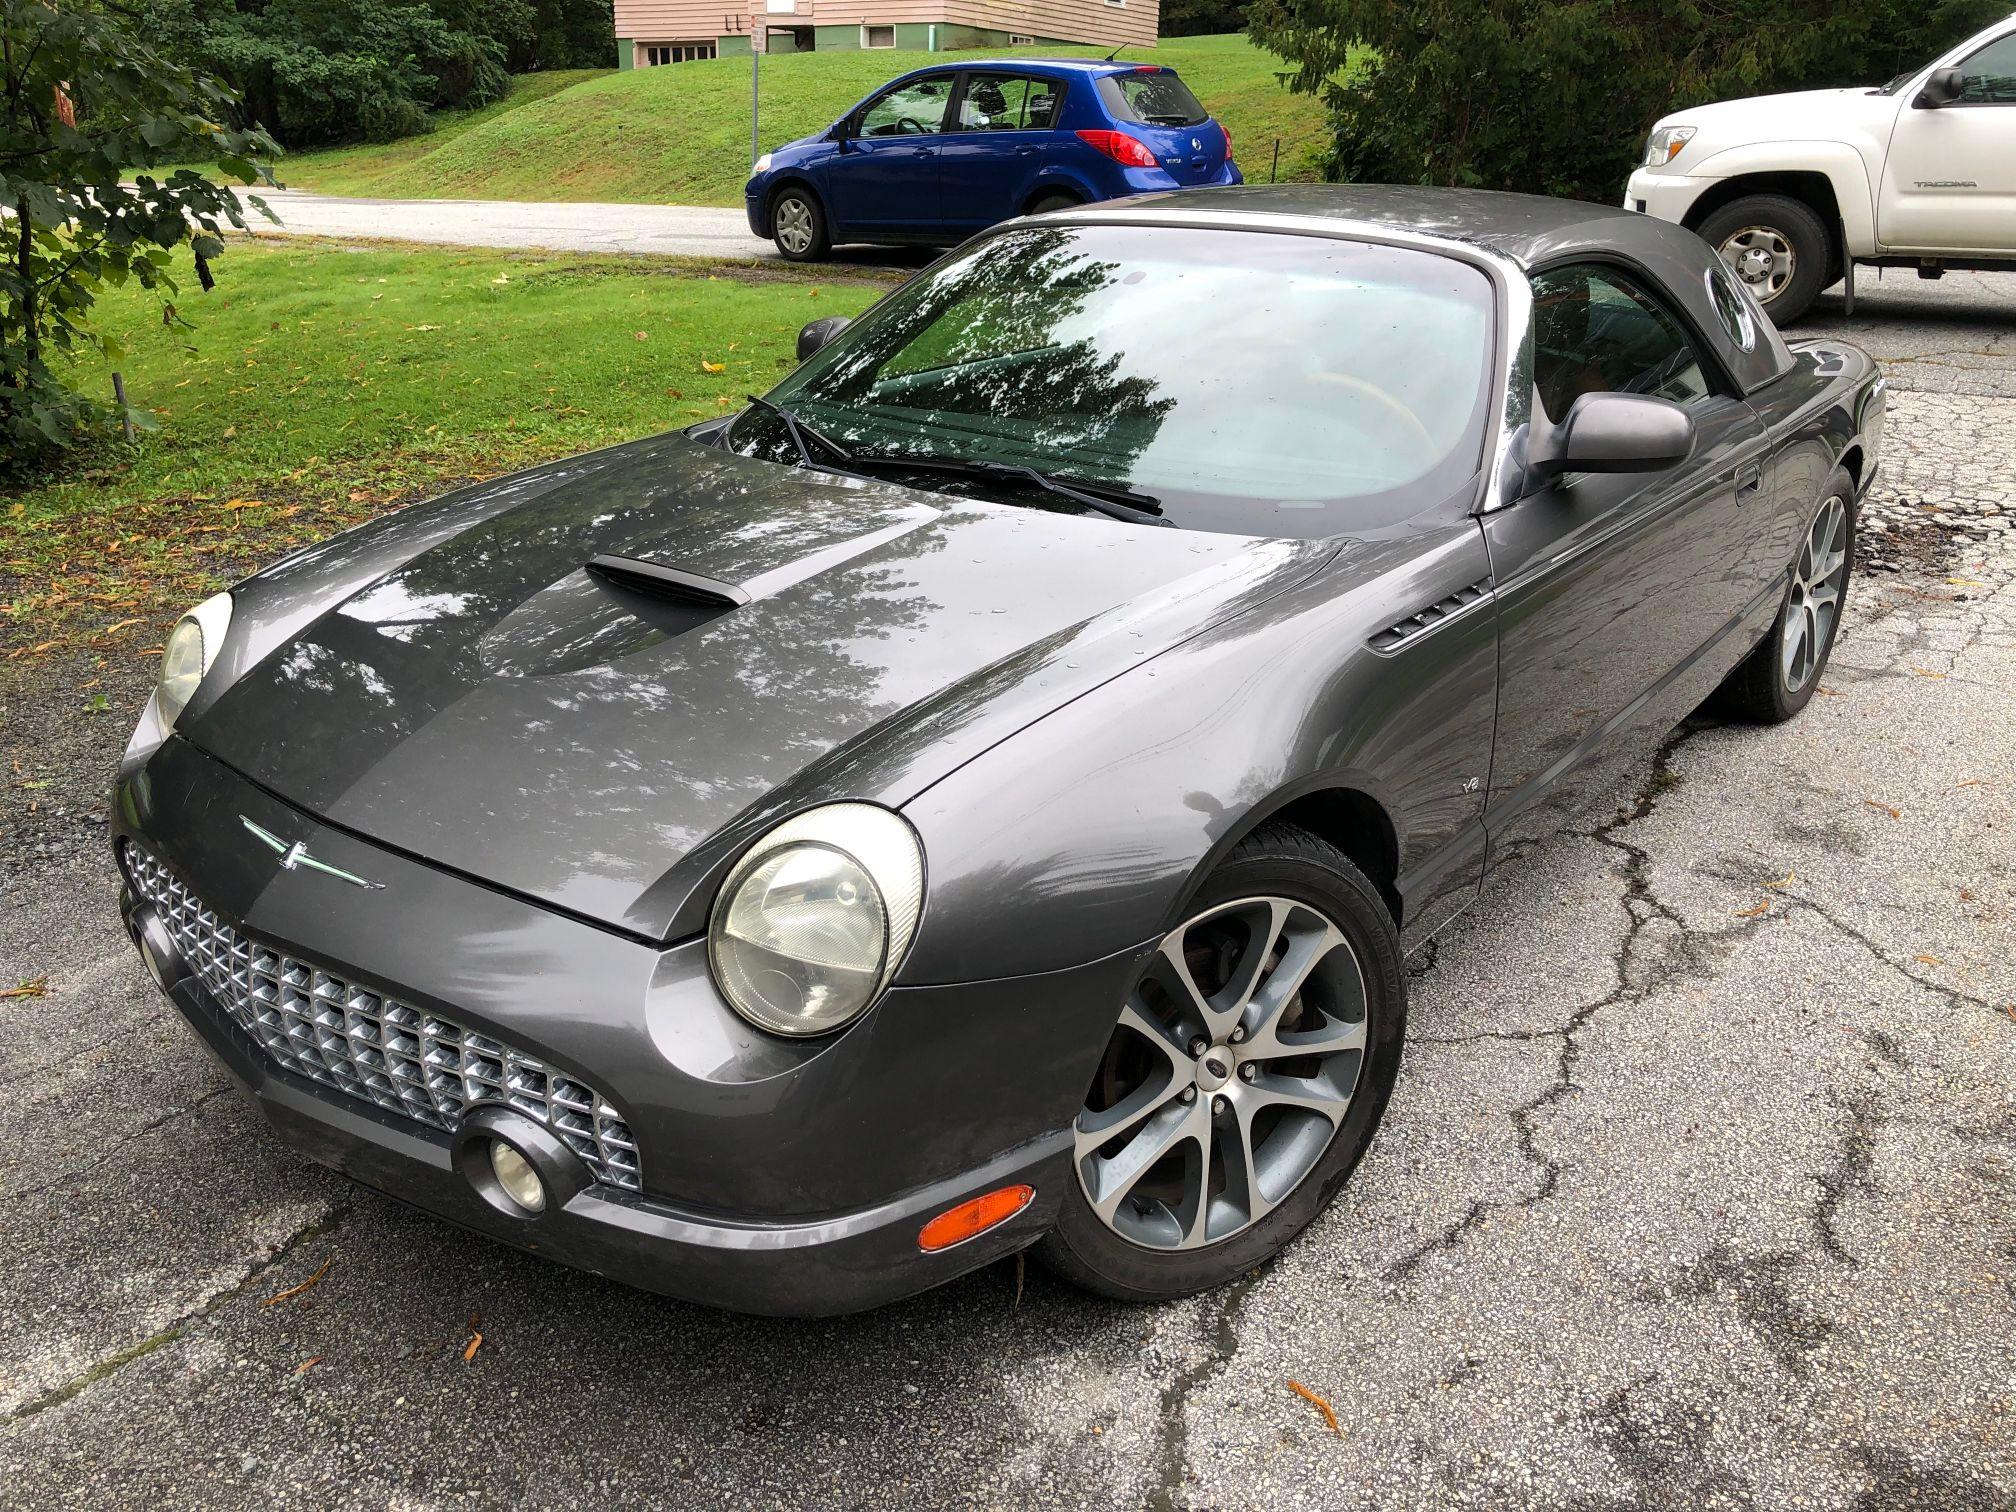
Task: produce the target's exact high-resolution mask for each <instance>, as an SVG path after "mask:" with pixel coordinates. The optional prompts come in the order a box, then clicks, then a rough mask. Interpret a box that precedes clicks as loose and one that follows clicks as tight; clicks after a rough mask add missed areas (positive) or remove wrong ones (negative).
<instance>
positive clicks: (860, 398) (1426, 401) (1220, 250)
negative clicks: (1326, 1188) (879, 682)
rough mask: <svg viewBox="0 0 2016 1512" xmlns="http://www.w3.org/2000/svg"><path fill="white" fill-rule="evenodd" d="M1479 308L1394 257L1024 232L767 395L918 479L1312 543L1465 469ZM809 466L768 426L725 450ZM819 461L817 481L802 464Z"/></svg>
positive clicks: (1475, 299) (1245, 234)
mask: <svg viewBox="0 0 2016 1512" xmlns="http://www.w3.org/2000/svg"><path fill="white" fill-rule="evenodd" d="M1494 302H1495V301H1494V293H1493V288H1492V284H1491V282H1490V280H1489V279H1488V278H1487V277H1486V276H1485V275H1484V274H1483V273H1482V272H1481V271H1480V270H1478V269H1477V268H1475V267H1472V266H1471V265H1469V264H1468V263H1465V262H1461V261H1458V260H1457V259H1455V258H1450V257H1444V256H1441V255H1438V254H1436V253H1432V252H1426V251H1418V250H1414V249H1409V248H1398V247H1386V246H1379V245H1375V244H1372V243H1368V242H1355V241H1346V240H1341V239H1332V238H1328V237H1316V236H1287V235H1280V234H1276V233H1271V232H1261V231H1235V230H1217V229H1211V230H1204V229H1196V228H1184V227H1150V226H1057V227H1041V226H1032V227H1028V228H1024V229H1017V230H1013V231H1009V232H1004V233H1002V234H1000V235H998V236H994V237H990V238H988V239H986V240H984V241H981V242H978V243H976V244H974V245H973V246H971V247H970V248H968V249H967V250H965V251H963V252H961V253H957V254H955V255H954V256H952V257H950V258H948V259H947V260H946V261H944V262H942V263H940V264H939V265H938V266H936V267H934V268H931V269H929V270H927V271H926V272H924V273H922V274H920V275H919V276H918V277H916V278H915V279H913V280H912V281H911V282H910V283H908V284H906V285H905V286H904V287H903V288H901V289H900V290H898V291H897V292H896V293H895V294H892V295H891V296H890V297H889V298H888V299H886V300H885V301H883V303H882V304H880V305H879V306H877V307H876V308H875V309H874V311H872V312H871V313H870V314H869V315H868V316H867V317H865V318H864V319H863V320H861V321H860V322H859V323H858V324H856V325H855V326H853V327H852V328H850V329H849V330H848V331H847V332H845V333H844V334H843V335H842V336H841V337H840V338H839V339H838V340H836V341H834V342H833V343H832V344H831V345H830V346H827V347H826V348H824V349H822V350H821V351H820V352H819V353H818V354H817V355H816V356H814V357H813V358H811V359H810V360H809V361H808V362H806V364H805V365H804V366H803V367H801V368H799V369H798V370H797V371H796V372H794V373H793V374H792V375H791V376H790V377H788V378H786V379H785V380H784V382H782V383H781V384H779V385H778V386H777V387H776V388H775V389H773V390H772V391H771V393H770V396H769V398H770V400H771V402H772V403H773V404H776V405H782V406H784V407H786V408H788V409H789V410H790V411H792V413H793V415H794V416H795V417H796V418H797V419H798V420H800V421H801V422H802V423H803V425H804V426H809V427H811V428H813V429H815V430H816V431H817V432H818V433H819V434H820V435H822V436H825V437H830V438H832V439H833V440H834V441H837V442H838V443H840V445H841V446H842V447H845V448H846V449H848V450H849V451H850V452H855V453H860V454H862V455H863V456H870V455H872V456H874V457H875V458H876V459H877V461H878V465H879V468H880V470H881V471H882V473H883V475H885V476H900V474H901V467H900V461H901V459H902V458H903V457H906V456H908V457H912V458H915V459H916V460H917V461H918V462H919V463H920V464H921V465H920V468H919V477H918V479H917V482H918V486H921V487H929V488H933V489H943V490H948V491H958V490H960V489H964V490H965V491H968V492H975V493H982V494H986V495H988V496H990V497H1002V498H1008V497H1012V498H1013V500H1014V502H1017V503H1025V502H1026V503H1028V504H1030V505H1031V506H1032V507H1043V508H1060V509H1073V508H1075V506H1073V505H1072V504H1071V503H1070V502H1069V501H1068V500H1066V499H1062V498H1058V497H1054V496H1052V495H1049V494H1045V493H1040V492H1032V491H1028V490H1016V489H1012V488H1009V487H1007V483H1008V481H1011V480H1008V479H1007V474H1006V473H1005V472H1002V471H1001V470H1000V468H999V467H995V476H993V477H992V478H989V477H987V476H986V475H985V473H984V472H975V473H974V474H973V475H972V476H971V477H970V479H968V480H958V479H956V478H953V477H952V476H950V475H948V474H946V473H945V472H943V471H942V470H941V471H937V472H932V473H929V474H928V475H927V474H926V472H925V469H926V468H928V467H929V464H931V463H933V462H937V463H945V462H956V461H964V462H969V463H981V464H988V465H990V466H993V465H996V464H999V465H1004V466H1005V467H1007V468H1033V469H1037V470H1039V471H1041V472H1043V473H1045V474H1048V475H1050V476H1052V477H1056V478H1063V479H1067V480H1077V481H1078V482H1080V483H1082V484H1086V485H1091V486H1094V487H1097V486H1102V485H1103V486H1104V487H1105V488H1106V489H1107V490H1108V491H1109V492H1111V493H1112V495H1113V496H1114V497H1116V498H1122V499H1124V498H1126V497H1129V496H1140V497H1143V498H1146V499H1150V500H1153V501H1154V502H1155V504H1156V505H1157V507H1158V508H1159V510H1160V512H1161V514H1162V515H1163V517H1165V518H1166V519H1167V520H1168V521H1169V522H1170V523H1172V524H1175V525H1178V526H1182V527H1184V528H1187V529H1192V530H1210V531H1224V532H1229V533H1235V534H1244V535H1288V536H1324V535H1335V534H1340V533H1344V532H1349V531H1357V530H1363V529H1367V528H1371V527H1374V526H1377V525H1381V524H1387V523H1392V522H1395V521H1398V520H1401V519H1405V518H1407V517H1409V516H1410V515H1412V514H1415V513H1418V512H1419V511H1420V510H1421V509H1422V508H1424V507H1427V506H1428V505H1431V504H1434V503H1438V502H1440V501H1441V500H1443V499H1446V498H1448V497H1450V496H1451V495H1452V494H1454V493H1456V492H1457V491H1458V490H1459V489H1461V488H1462V487H1463V486H1464V485H1465V484H1466V483H1467V482H1468V481H1469V480H1471V479H1472V478H1473V477H1474V476H1475V474H1476V471H1477V469H1478V467H1479V466H1480V463H1481V458H1482V452H1483V441H1484V435H1485V431H1486V429H1487V424H1486V414H1487V409H1488V406H1487V402H1486V401H1487V391H1488V390H1489V389H1490V388H1491V386H1492V378H1493V373H1494V367H1493V361H1492V352H1493V328H1494V327H1493V321H1494ZM727 441H728V444H730V445H731V446H733V447H734V448H735V449H737V450H739V451H744V452H747V453H751V454H754V455H760V456H764V457H768V458H771V459H773V460H776V461H780V462H789V461H798V460H801V459H802V458H803V454H802V452H801V450H800V448H799V447H798V445H797V444H796V443H795V442H794V441H793V439H792V437H791V435H790V434H789V431H788V428H787V427H786V426H785V425H784V424H783V423H782V421H781V420H779V419H778V417H777V416H776V414H775V413H774V412H773V411H769V410H765V409H763V408H762V407H760V406H759V407H756V408H752V409H751V410H749V411H747V412H745V413H744V414H743V415H742V416H741V417H739V418H738V419H737V421H736V422H735V425H734V427H733V428H732V430H731V431H730V432H729V435H728V437H727ZM814 465H819V463H818V461H817V460H815V461H814Z"/></svg>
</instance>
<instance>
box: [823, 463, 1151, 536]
mask: <svg viewBox="0 0 2016 1512" xmlns="http://www.w3.org/2000/svg"><path fill="white" fill-rule="evenodd" d="M848 460H849V461H851V462H852V463H854V465H855V466H857V467H862V466H876V465H880V466H883V467H911V468H916V469H917V470H919V471H920V472H953V473H968V474H971V475H972V476H974V477H980V478H1019V479H1020V480H1022V481H1023V482H1025V483H1033V484H1035V485H1036V486H1037V487H1038V488H1041V489H1043V490H1045V491H1046V492H1048V493H1054V494H1056V495H1058V496H1059V497H1060V498H1065V499H1069V500H1071V501H1072V503H1074V504H1083V505H1084V506H1085V507H1086V508H1087V509H1096V510H1098V511H1099V513H1101V514H1103V515H1109V516H1111V517H1112V518H1113V519H1116V520H1125V521H1126V522H1127V523H1128V524H1130V525H1168V524H1172V523H1173V522H1172V521H1169V520H1166V519H1164V518H1163V517H1162V501H1161V500H1160V499H1157V498H1154V497H1151V496H1150V495H1148V494H1143V493H1136V492H1134V490H1132V489H1131V488H1122V487H1119V486H1117V485H1113V484H1106V483H1083V482H1079V481H1077V480H1075V479H1074V480H1071V481H1068V482H1067V481H1066V480H1065V479H1063V478H1059V477H1057V476H1055V475H1054V474H1051V473H1046V472H1038V471H1037V470H1036V469H1035V468H1033V467H1024V466H1022V465H1021V464H1019V463H1016V462H983V461H975V460H973V459H971V458H967V457H906V456H904V455H902V454H900V453H897V452H855V453H853V454H852V456H851V457H850V458H849V459H848ZM1116 495H1117V497H1115V496H1116Z"/></svg>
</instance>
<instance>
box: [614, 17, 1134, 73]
mask: <svg viewBox="0 0 2016 1512" xmlns="http://www.w3.org/2000/svg"><path fill="white" fill-rule="evenodd" d="M1159 10H1160V0H616V65H617V67H619V68H656V67H661V66H663V65H665V64H669V63H687V62H692V61H695V60H697V59H701V58H716V57H725V56H727V55H729V54H731V53H746V52H748V51H749V50H750V49H751V48H752V47H760V48H762V49H763V50H764V51H766V52H772V53H785V52H812V51H815V50H816V51H819V52H826V51H828V50H830V49H833V48H870V49H873V48H884V47H886V48H903V49H906V50H911V51H917V52H955V51H958V50H960V49H963V48H975V47H981V48H1001V47H1017V46H1027V45H1035V46H1047V45H1055V44H1057V43H1063V42H1080V43H1092V44H1096V45H1098V46H1103V47H1116V46H1120V45H1121V44H1128V45H1131V46H1137V47H1152V46H1153V45H1154V43H1155V31H1156V22H1157V20H1158V18H1159V17H1158V13H1159Z"/></svg>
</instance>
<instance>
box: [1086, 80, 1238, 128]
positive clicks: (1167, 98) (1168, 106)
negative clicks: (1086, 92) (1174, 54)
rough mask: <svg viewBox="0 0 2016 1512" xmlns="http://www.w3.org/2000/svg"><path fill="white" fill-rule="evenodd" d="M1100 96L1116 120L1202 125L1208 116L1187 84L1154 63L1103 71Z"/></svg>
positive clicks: (1156, 123) (1149, 123)
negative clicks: (1129, 70) (1131, 69)
mask: <svg viewBox="0 0 2016 1512" xmlns="http://www.w3.org/2000/svg"><path fill="white" fill-rule="evenodd" d="M1097 87H1098V91H1099V97H1100V98H1101V99H1102V100H1104V101H1105V102H1106V108H1107V110H1108V111H1110V112H1111V113H1112V114H1113V116H1114V118H1115V119H1116V120H1122V121H1139V122H1141V123H1142V124H1143V125H1147V126H1201V125H1203V124H1204V122H1205V121H1207V120H1209V119H1210V117H1209V116H1207V115H1206V114H1205V113H1204V107H1203V106H1202V105H1200V104H1199V103H1198V102H1197V96H1195V95H1194V94H1192V93H1190V86H1189V85H1187V84H1185V83H1184V82H1183V81H1182V80H1181V79H1180V78H1178V77H1177V76H1176V75H1175V74H1173V73H1171V72H1169V70H1168V69H1166V68H1155V67H1153V66H1150V67H1146V68H1142V69H1138V70H1136V71H1135V72H1133V73H1123V74H1105V75H1103V76H1102V77H1101V78H1100V80H1099V83H1098V86H1097Z"/></svg>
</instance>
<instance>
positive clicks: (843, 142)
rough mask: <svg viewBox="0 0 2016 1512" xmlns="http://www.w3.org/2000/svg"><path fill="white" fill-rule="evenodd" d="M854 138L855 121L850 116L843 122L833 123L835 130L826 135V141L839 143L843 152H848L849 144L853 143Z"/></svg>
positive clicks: (842, 120)
mask: <svg viewBox="0 0 2016 1512" xmlns="http://www.w3.org/2000/svg"><path fill="white" fill-rule="evenodd" d="M853 138H854V119H853V117H852V116H848V117H845V118H843V119H841V120H838V121H835V122H834V123H833V129H832V130H831V131H829V132H827V133H826V140H827V141H829V142H837V143H838V144H839V147H840V150H841V151H842V152H845V151H846V150H847V144H848V142H850V141H852V140H853Z"/></svg>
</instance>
